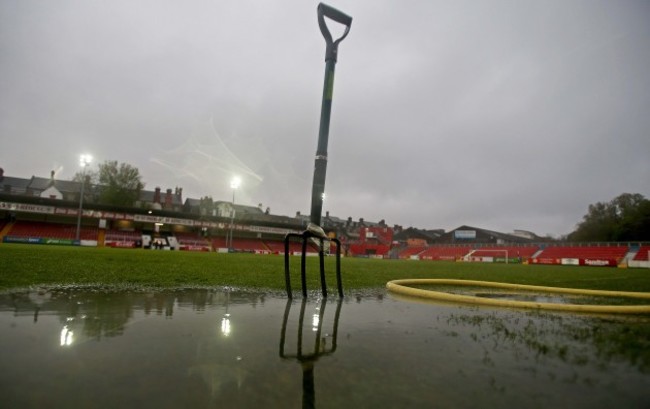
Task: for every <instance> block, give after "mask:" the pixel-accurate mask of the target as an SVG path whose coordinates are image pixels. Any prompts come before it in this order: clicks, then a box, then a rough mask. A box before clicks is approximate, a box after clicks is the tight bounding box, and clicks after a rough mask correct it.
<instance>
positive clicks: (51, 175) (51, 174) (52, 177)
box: [50, 171, 56, 180]
mask: <svg viewBox="0 0 650 409" xmlns="http://www.w3.org/2000/svg"><path fill="white" fill-rule="evenodd" d="M55 173H56V172H55V171H51V172H50V179H52V180H54V174H55Z"/></svg>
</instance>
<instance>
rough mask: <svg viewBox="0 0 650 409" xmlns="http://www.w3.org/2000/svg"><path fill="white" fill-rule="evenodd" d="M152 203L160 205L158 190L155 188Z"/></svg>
mask: <svg viewBox="0 0 650 409" xmlns="http://www.w3.org/2000/svg"><path fill="white" fill-rule="evenodd" d="M153 202H154V203H160V188H159V187H158V186H156V191H155V192H154V193H153Z"/></svg>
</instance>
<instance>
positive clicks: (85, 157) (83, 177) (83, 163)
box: [75, 155, 91, 244]
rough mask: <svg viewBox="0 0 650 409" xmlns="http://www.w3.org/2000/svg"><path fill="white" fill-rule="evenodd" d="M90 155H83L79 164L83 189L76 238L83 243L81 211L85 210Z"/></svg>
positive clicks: (80, 197) (80, 196) (80, 194)
mask: <svg viewBox="0 0 650 409" xmlns="http://www.w3.org/2000/svg"><path fill="white" fill-rule="evenodd" d="M90 161H91V157H90V155H81V158H80V160H79V164H80V165H81V190H80V193H79V213H78V214H77V233H76V235H75V240H76V241H77V243H79V244H81V213H82V212H83V203H84V186H85V185H86V167H87V166H88V165H90Z"/></svg>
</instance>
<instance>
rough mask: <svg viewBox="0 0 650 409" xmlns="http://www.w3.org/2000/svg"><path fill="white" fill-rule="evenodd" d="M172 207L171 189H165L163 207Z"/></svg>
mask: <svg viewBox="0 0 650 409" xmlns="http://www.w3.org/2000/svg"><path fill="white" fill-rule="evenodd" d="M171 207H172V190H171V189H167V194H165V208H166V209H171Z"/></svg>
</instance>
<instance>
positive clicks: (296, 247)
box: [264, 240, 318, 254]
mask: <svg viewBox="0 0 650 409" xmlns="http://www.w3.org/2000/svg"><path fill="white" fill-rule="evenodd" d="M264 244H266V246H267V247H268V249H269V250H270V251H271V253H273V254H284V240H282V241H280V240H265V241H264ZM301 251H302V244H301V242H299V241H290V242H289V252H290V253H299V252H301ZM307 252H308V253H316V252H318V249H317V248H316V247H315V246H314V245H313V244H312V243H308V244H307Z"/></svg>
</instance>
